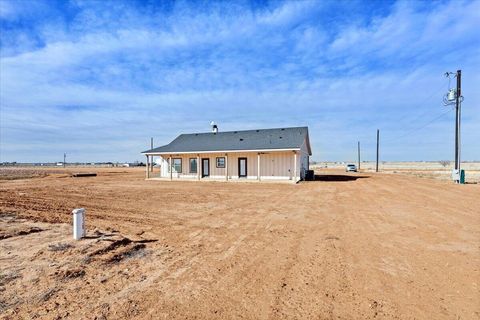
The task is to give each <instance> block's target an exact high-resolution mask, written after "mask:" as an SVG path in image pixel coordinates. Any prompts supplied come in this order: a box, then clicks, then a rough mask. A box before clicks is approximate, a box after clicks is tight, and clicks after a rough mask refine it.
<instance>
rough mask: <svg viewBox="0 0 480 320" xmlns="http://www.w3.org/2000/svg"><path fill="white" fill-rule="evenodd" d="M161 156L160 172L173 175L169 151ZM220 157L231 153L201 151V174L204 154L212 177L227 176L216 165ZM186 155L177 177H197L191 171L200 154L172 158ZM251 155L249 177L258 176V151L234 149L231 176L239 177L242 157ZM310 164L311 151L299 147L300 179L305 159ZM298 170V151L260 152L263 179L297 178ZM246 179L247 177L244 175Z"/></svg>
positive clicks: (229, 176)
mask: <svg viewBox="0 0 480 320" xmlns="http://www.w3.org/2000/svg"><path fill="white" fill-rule="evenodd" d="M159 156H160V164H161V168H160V173H161V175H160V176H161V177H163V178H170V172H169V170H168V167H169V165H168V159H169V155H159ZM216 157H227V156H226V154H225V153H203V154H199V158H200V161H199V163H198V168H197V170H198V171H199V172H200V175H201V164H202V159H203V158H208V159H210V178H212V179H225V173H226V172H225V170H226V169H225V168H217V167H216ZM174 158H181V159H182V172H175V171H174V172H173V174H172V177H173V178H190V179H197V178H198V173H190V172H189V169H190V161H189V159H190V158H195V159H196V158H197V154H180V155H177V154H172V159H174ZM239 158H247V179H248V180H250V179H251V180H257V179H258V175H257V173H258V162H257V161H258V153H257V152H232V153H228V161H227V163H228V179H232V180H236V179H238V159H239ZM305 159H306V166H307V167H308V154H307V155H306V156H305V155H303V153H302V152H299V151H297V180H298V179H300V177H301V176H303V175H302V173H301V168H302V163H303V164H304V165H305ZM294 172H295V167H294V152H293V151H282V152H267V153H261V154H260V174H261V175H260V179H261V180H269V179H279V180H280V179H281V180H293V177H294ZM241 179H245V178H241Z"/></svg>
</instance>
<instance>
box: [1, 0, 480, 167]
mask: <svg viewBox="0 0 480 320" xmlns="http://www.w3.org/2000/svg"><path fill="white" fill-rule="evenodd" d="M479 30H480V1H461V0H455V1H354V0H351V1H333V0H332V1H291V2H281V1H272V2H257V1H239V2H234V1H228V2H227V1H221V2H213V1H172V2H169V1H133V0H129V1H123V2H122V1H80V0H78V1H55V0H48V1H35V0H15V1H13V0H11V1H10V0H0V162H4V161H17V162H55V161H62V160H63V153H64V152H66V153H67V161H70V162H87V161H88V162H93V161H112V162H116V161H121V162H123V161H135V160H140V161H142V160H144V157H143V156H142V155H141V154H140V152H142V151H144V150H146V149H149V146H150V137H153V138H154V144H155V146H160V145H164V144H167V143H169V142H170V141H171V140H173V139H174V138H175V137H176V136H177V135H179V134H181V133H192V132H208V131H210V122H211V121H215V122H216V123H217V124H218V127H219V130H220V131H231V130H242V129H258V128H276V127H288V126H308V127H309V135H310V141H311V145H312V151H313V156H312V160H316V161H348V160H353V159H356V152H357V141H360V143H361V146H362V158H363V159H365V160H374V159H375V145H376V140H375V139H376V130H377V129H379V130H380V159H381V160H383V161H395V160H397V161H409V160H428V161H436V160H453V158H454V126H455V112H454V110H453V108H452V106H444V105H443V103H442V98H443V95H444V94H445V93H446V92H447V90H448V88H449V87H453V86H455V81H456V80H455V79H451V80H450V81H449V79H447V78H446V77H445V76H444V73H445V72H446V71H452V72H455V71H456V70H458V69H461V70H462V95H463V96H464V102H463V103H462V159H463V160H480V112H479V111H480V107H479V105H480V32H479ZM449 82H450V83H449Z"/></svg>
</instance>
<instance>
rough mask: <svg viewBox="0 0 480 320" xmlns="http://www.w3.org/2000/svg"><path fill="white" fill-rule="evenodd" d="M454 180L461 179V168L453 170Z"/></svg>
mask: <svg viewBox="0 0 480 320" xmlns="http://www.w3.org/2000/svg"><path fill="white" fill-rule="evenodd" d="M452 180H454V181H460V170H458V169H453V170H452Z"/></svg>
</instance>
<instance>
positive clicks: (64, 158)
mask: <svg viewBox="0 0 480 320" xmlns="http://www.w3.org/2000/svg"><path fill="white" fill-rule="evenodd" d="M66 160H67V153H66V152H64V153H63V167H64V168H65V164H66V163H67V162H66Z"/></svg>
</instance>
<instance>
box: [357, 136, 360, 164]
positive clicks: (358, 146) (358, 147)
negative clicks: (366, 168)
mask: <svg viewBox="0 0 480 320" xmlns="http://www.w3.org/2000/svg"><path fill="white" fill-rule="evenodd" d="M357 149H358V171H360V141H358V145H357Z"/></svg>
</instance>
